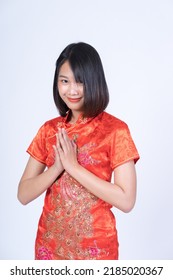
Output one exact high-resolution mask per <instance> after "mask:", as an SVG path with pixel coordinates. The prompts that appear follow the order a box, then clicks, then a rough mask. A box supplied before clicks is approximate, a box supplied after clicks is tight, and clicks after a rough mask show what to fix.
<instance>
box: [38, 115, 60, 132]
mask: <svg viewBox="0 0 173 280" xmlns="http://www.w3.org/2000/svg"><path fill="white" fill-rule="evenodd" d="M63 122H64V118H63V117H61V116H59V117H56V118H53V119H50V120H48V121H46V122H45V123H43V125H42V126H41V127H40V129H39V130H40V131H42V132H43V133H44V134H45V135H47V137H49V136H51V135H52V134H54V133H56V132H57V130H58V127H60V126H62V123H63Z"/></svg>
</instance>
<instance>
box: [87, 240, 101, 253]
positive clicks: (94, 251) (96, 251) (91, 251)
mask: <svg viewBox="0 0 173 280" xmlns="http://www.w3.org/2000/svg"><path fill="white" fill-rule="evenodd" d="M94 244H95V247H89V254H90V255H91V256H93V257H96V256H97V255H98V254H99V253H100V249H99V248H98V247H97V242H96V240H94Z"/></svg>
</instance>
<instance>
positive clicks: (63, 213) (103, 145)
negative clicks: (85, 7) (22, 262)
mask: <svg viewBox="0 0 173 280" xmlns="http://www.w3.org/2000/svg"><path fill="white" fill-rule="evenodd" d="M53 92H54V101H55V104H56V106H57V109H58V111H59V113H60V116H59V117H56V118H55V119H52V120H49V121H47V122H46V123H45V124H44V125H43V126H42V127H41V128H40V129H39V131H38V133H37V135H36V136H35V138H34V139H33V141H32V143H31V144H30V146H29V148H28V150H27V152H28V153H29V154H30V158H29V160H28V163H27V165H26V168H25V171H24V173H23V176H22V178H21V180H20V183H19V189H18V199H19V200H20V202H21V203H22V204H27V203H29V202H31V201H32V200H34V199H35V198H37V197H38V196H39V195H41V194H42V193H43V192H45V191H46V196H45V202H44V207H43V212H42V215H41V217H40V220H39V225H38V231H37V237H36V243H35V258H36V259H53V260H61V259H63V260H92V259H96V260H99V259H100V260H115V259H118V238H117V231H116V221H115V217H114V215H113V213H112V211H111V208H112V207H113V206H114V207H116V208H118V209H120V210H122V211H123V212H129V211H130V210H131V209H132V208H133V206H134V204H135V198H136V172H135V162H136V161H137V160H138V159H139V154H138V151H137V149H136V147H135V144H134V142H133V140H132V137H131V135H130V132H129V129H128V126H127V125H126V124H125V123H124V122H123V121H121V120H119V119H117V118H116V117H114V116H112V115H110V114H108V113H107V112H105V109H106V107H107V104H108V102H109V94H108V88H107V84H106V80H105V75H104V71H103V67H102V63H101V60H100V57H99V55H98V53H97V51H96V50H95V49H94V48H93V47H92V46H90V45H88V44H86V43H76V44H75V43H74V44H70V45H68V46H67V47H66V48H65V49H64V50H63V52H62V53H61V54H60V56H59V58H58V60H57V62H56V71H55V76H54V85H53ZM112 173H113V178H114V179H113V183H112V182H111V177H112Z"/></svg>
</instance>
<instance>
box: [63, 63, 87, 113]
mask: <svg viewBox="0 0 173 280" xmlns="http://www.w3.org/2000/svg"><path fill="white" fill-rule="evenodd" d="M58 91H59V94H60V97H61V98H62V100H63V101H64V102H65V103H66V105H67V107H68V108H69V109H71V111H72V113H73V114H80V113H82V111H83V105H84V87H83V83H79V82H78V83H77V82H76V81H75V77H74V74H73V72H72V69H71V67H70V65H69V62H68V61H65V62H64V63H63V64H62V66H61V68H60V71H59V75H58Z"/></svg>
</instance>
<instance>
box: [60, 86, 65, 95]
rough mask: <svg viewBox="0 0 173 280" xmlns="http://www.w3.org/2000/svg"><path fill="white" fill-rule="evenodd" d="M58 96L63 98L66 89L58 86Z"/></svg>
mask: <svg viewBox="0 0 173 280" xmlns="http://www.w3.org/2000/svg"><path fill="white" fill-rule="evenodd" d="M58 91H59V95H60V96H61V97H63V96H64V95H65V93H66V89H65V88H64V87H63V86H58Z"/></svg>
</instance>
